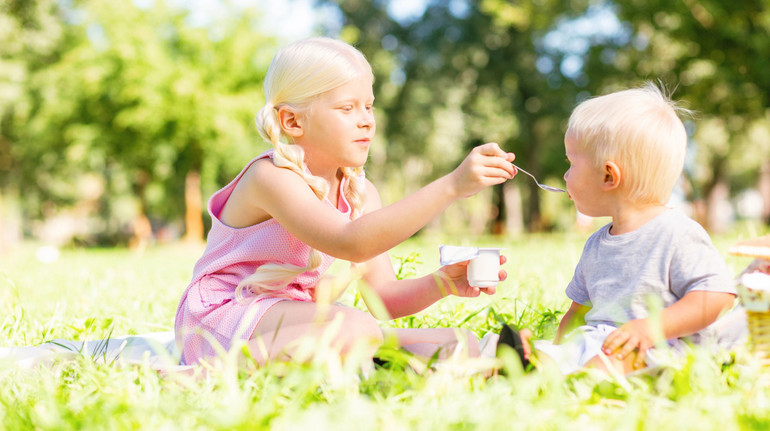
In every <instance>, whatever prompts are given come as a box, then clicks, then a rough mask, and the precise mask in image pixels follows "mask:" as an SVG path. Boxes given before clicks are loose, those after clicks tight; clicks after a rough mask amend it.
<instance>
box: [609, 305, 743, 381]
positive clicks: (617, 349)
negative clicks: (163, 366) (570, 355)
mask: <svg viewBox="0 0 770 431" xmlns="http://www.w3.org/2000/svg"><path fill="white" fill-rule="evenodd" d="M734 300H735V295H734V294H732V293H727V292H709V291H702V290H695V291H691V292H689V293H687V294H686V295H684V296H683V297H682V299H680V300H679V301H677V302H675V303H674V304H672V305H670V306H668V307H666V308H664V309H663V311H662V312H661V320H660V325H656V324H655V323H656V322H653V321H651V320H650V319H649V318H645V319H634V320H631V321H629V322H626V323H625V324H623V325H622V326H621V327H620V328H618V329H616V330H615V331H613V332H612V333H611V334H610V335H608V336H607V338H606V339H605V340H604V345H603V346H602V348H603V350H604V353H605V354H607V355H611V354H616V355H617V358H618V359H624V358H625V357H626V356H628V355H629V354H631V353H632V352H634V351H636V352H637V355H636V365H639V366H641V365H643V364H644V357H645V354H646V352H647V349H649V348H651V347H653V346H654V345H655V343H656V342H657V341H660V340H670V339H673V338H679V337H683V336H685V335H690V334H694V333H696V332H698V331H700V330H701V329H703V328H705V327H707V326H708V325H710V324H711V323H713V322H714V321H715V320H716V319H717V318H718V317H719V315H720V313H722V312H723V311H724V310H726V309H729V308H730V307H731V306H732V305H733V302H734Z"/></svg>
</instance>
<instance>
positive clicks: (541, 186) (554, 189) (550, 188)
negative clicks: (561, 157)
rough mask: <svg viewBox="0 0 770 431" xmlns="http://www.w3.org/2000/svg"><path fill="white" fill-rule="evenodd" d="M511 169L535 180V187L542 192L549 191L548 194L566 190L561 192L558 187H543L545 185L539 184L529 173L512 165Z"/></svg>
mask: <svg viewBox="0 0 770 431" xmlns="http://www.w3.org/2000/svg"><path fill="white" fill-rule="evenodd" d="M513 167H514V168H516V170H518V171H520V172H523V173H525V174H527V175H529V176H530V178H532V179H533V180H535V184H537V186H538V187H540V188H541V189H543V190H546V191H549V192H566V190H562V189H560V188H558V187H551V186H547V185H545V184H540V183H539V182H538V181H537V178H535V176H534V175H532V174H530V173H529V172H527V171H525V170H524V169H521V168H520V167H518V166H516V165H513Z"/></svg>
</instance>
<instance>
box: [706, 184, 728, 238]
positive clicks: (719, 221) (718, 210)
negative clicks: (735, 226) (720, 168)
mask: <svg viewBox="0 0 770 431" xmlns="http://www.w3.org/2000/svg"><path fill="white" fill-rule="evenodd" d="M729 197H730V186H729V185H728V184H727V181H725V180H723V179H720V180H719V181H718V182H717V183H716V184H714V187H713V188H712V189H711V191H710V193H709V194H708V197H707V199H706V229H707V230H708V231H709V232H713V233H721V232H724V231H726V230H727V227H728V226H729V224H730V218H729V215H730V214H729V203H728V198H729Z"/></svg>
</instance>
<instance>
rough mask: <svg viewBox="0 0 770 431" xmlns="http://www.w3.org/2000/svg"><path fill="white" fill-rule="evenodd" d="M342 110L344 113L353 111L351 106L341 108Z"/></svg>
mask: <svg viewBox="0 0 770 431" xmlns="http://www.w3.org/2000/svg"><path fill="white" fill-rule="evenodd" d="M342 110H343V111H345V112H350V111H352V110H353V107H352V106H351V105H345V106H343V107H342Z"/></svg>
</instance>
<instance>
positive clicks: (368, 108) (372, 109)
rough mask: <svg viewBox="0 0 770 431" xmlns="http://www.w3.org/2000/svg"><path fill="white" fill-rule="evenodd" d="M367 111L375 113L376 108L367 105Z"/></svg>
mask: <svg viewBox="0 0 770 431" xmlns="http://www.w3.org/2000/svg"><path fill="white" fill-rule="evenodd" d="M366 110H367V111H369V112H373V111H374V106H372V105H366Z"/></svg>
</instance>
